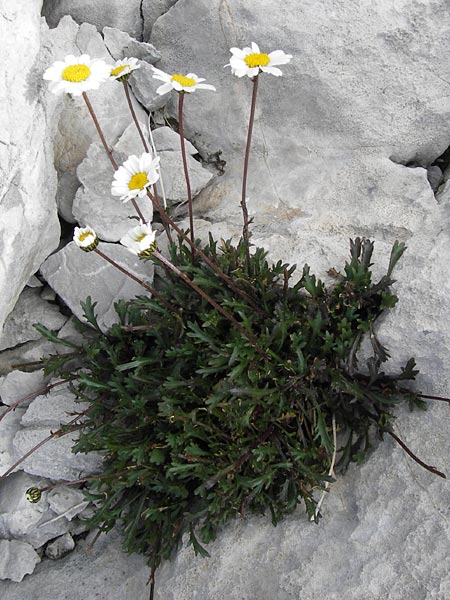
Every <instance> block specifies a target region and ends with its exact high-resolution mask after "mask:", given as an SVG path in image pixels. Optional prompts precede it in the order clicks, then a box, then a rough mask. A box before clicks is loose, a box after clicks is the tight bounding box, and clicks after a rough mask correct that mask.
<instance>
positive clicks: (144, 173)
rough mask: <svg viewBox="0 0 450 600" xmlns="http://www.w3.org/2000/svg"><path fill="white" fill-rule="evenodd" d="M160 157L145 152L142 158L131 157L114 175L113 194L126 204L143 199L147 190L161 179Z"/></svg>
mask: <svg viewBox="0 0 450 600" xmlns="http://www.w3.org/2000/svg"><path fill="white" fill-rule="evenodd" d="M158 171H159V156H158V157H156V158H152V155H151V154H149V153H147V152H144V154H141V156H134V155H133V156H130V157H129V158H128V159H127V160H126V161H125V162H124V163H123V165H122V166H121V167H119V168H118V169H117V171H116V172H115V173H114V181H113V182H112V186H111V194H112V195H113V196H120V199H121V200H123V201H124V202H127V201H128V200H131V199H132V198H136V196H138V197H139V198H142V197H143V196H145V195H146V193H147V191H146V190H147V188H148V187H149V186H151V185H153V184H154V183H156V182H157V181H158V179H159V172H158Z"/></svg>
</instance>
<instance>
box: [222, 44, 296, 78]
mask: <svg viewBox="0 0 450 600" xmlns="http://www.w3.org/2000/svg"><path fill="white" fill-rule="evenodd" d="M230 52H231V54H232V56H231V58H230V62H229V63H228V64H227V65H225V66H226V67H231V72H232V73H233V75H236V76H237V77H244V75H247V77H255V76H256V75H258V73H259V72H260V71H262V72H263V73H270V74H271V75H275V76H276V77H280V75H282V74H283V73H282V72H281V70H280V69H278V68H277V66H278V65H286V64H287V63H288V62H289V61H290V60H291V58H292V55H291V54H285V53H284V52H283V51H282V50H274V51H273V52H271V53H270V54H264V52H261V51H260V49H259V46H258V45H257V44H255V42H252V47H251V48H243V49H242V50H240V49H239V48H230Z"/></svg>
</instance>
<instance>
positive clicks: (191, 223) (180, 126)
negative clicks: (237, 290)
mask: <svg viewBox="0 0 450 600" xmlns="http://www.w3.org/2000/svg"><path fill="white" fill-rule="evenodd" d="M183 101H184V92H180V93H179V94H178V129H179V134H180V144H181V157H182V159H183V169H184V178H185V179H186V190H187V197H188V212H189V229H190V237H191V242H192V246H191V254H192V264H194V259H195V251H194V247H193V246H194V245H195V236H194V214H193V210H192V192H191V182H190V181H189V171H188V166H187V159H186V147H185V144H184V133H183Z"/></svg>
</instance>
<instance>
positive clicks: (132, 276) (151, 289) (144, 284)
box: [94, 248, 178, 314]
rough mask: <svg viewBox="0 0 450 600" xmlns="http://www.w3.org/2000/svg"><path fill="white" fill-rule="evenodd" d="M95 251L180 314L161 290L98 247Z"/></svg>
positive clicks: (168, 307) (171, 309)
mask: <svg viewBox="0 0 450 600" xmlns="http://www.w3.org/2000/svg"><path fill="white" fill-rule="evenodd" d="M94 252H95V253H96V254H98V255H99V256H101V258H103V260H106V262H108V263H109V264H110V265H112V266H113V267H114V268H116V269H117V270H118V271H120V272H121V273H123V274H124V275H126V276H127V277H129V278H130V279H132V280H133V281H135V282H136V283H138V284H139V285H141V286H142V287H143V288H144V289H145V290H147V291H148V292H150V293H151V294H152V296H155V298H158V300H159V301H160V302H162V303H163V304H164V306H165V307H166V308H167V309H169V310H170V311H171V312H173V313H175V314H178V311H177V309H176V308H175V307H174V306H173V305H172V304H170V302H168V301H167V300H166V299H165V298H164V297H163V296H161V294H160V293H159V292H157V291H156V290H155V288H153V287H152V286H151V285H148V284H147V283H145V282H144V281H142V279H139V277H136V275H133V273H130V271H128V270H127V269H125V268H124V267H122V266H121V265H119V263H116V261H115V260H113V259H112V258H110V257H109V256H106V254H104V253H103V252H102V251H101V250H99V249H98V248H96V249H95V250H94Z"/></svg>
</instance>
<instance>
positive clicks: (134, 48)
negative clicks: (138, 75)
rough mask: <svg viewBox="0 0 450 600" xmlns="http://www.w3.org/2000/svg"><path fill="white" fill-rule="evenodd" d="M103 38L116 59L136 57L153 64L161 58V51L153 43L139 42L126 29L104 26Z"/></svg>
mask: <svg viewBox="0 0 450 600" xmlns="http://www.w3.org/2000/svg"><path fill="white" fill-rule="evenodd" d="M103 39H104V40H105V45H106V47H107V48H108V50H109V52H110V53H111V56H112V57H113V58H114V60H121V59H122V58H132V57H134V58H138V59H139V60H145V61H146V62H148V63H150V64H153V63H155V62H157V61H158V60H160V58H161V53H160V52H158V50H157V49H156V48H155V46H153V44H149V43H147V42H138V41H137V40H136V39H134V38H132V37H130V36H129V35H128V33H125V31H120V29H115V28H114V27H104V28H103Z"/></svg>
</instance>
